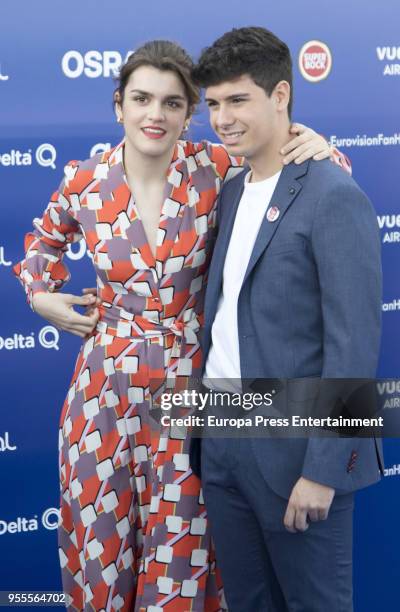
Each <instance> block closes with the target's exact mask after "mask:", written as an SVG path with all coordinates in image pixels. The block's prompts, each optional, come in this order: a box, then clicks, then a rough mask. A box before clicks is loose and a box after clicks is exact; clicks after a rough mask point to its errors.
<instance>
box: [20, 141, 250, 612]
mask: <svg viewBox="0 0 400 612" xmlns="http://www.w3.org/2000/svg"><path fill="white" fill-rule="evenodd" d="M238 168H239V169H240V160H238V159H234V158H231V157H229V155H228V154H227V152H226V151H225V149H224V148H223V147H222V146H219V145H211V144H209V143H208V142H203V143H200V144H193V143H190V142H184V141H179V142H178V143H177V145H176V147H175V150H174V155H173V159H172V162H171V165H170V168H169V172H168V175H167V182H166V192H165V200H164V204H163V207H162V212H161V217H160V222H159V228H158V234H157V251H156V256H155V257H154V256H153V254H152V252H151V250H150V247H149V244H148V241H147V238H146V235H145V232H144V228H143V224H142V222H141V220H140V216H139V214H138V211H137V208H136V206H135V202H134V200H133V198H132V195H131V192H130V190H129V187H128V184H127V181H126V177H125V174H124V167H123V143H121V144H120V145H118V146H117V147H116V148H114V149H113V150H112V151H110V152H107V153H102V154H99V155H96V156H95V157H93V158H91V159H89V160H87V161H84V162H75V161H74V162H70V163H69V164H68V165H67V166H66V167H65V177H64V180H63V182H62V183H61V185H60V187H59V189H58V191H57V192H55V193H54V194H53V196H52V198H51V201H50V203H49V205H48V207H47V209H46V211H45V213H44V215H43V217H42V219H35V221H34V225H35V230H34V232H33V233H31V234H28V235H27V237H26V243H25V247H26V258H25V259H24V260H23V261H22V262H21V263H20V264H18V265H17V266H16V268H15V272H16V273H17V274H18V276H19V278H20V280H21V282H22V283H23V285H24V287H25V290H26V292H27V295H28V300H29V301H30V300H31V298H32V295H33V294H35V293H36V292H40V291H55V290H58V289H60V288H61V287H62V285H63V284H64V283H65V282H66V281H67V280H68V278H69V274H68V271H67V269H66V268H65V266H64V264H63V262H62V256H63V253H64V251H65V249H66V247H67V244H68V243H71V242H74V241H76V240H79V239H81V238H82V237H84V238H85V240H86V244H87V247H88V249H89V251H90V253H91V256H92V260H93V265H94V267H95V270H96V274H97V291H98V296H99V297H100V299H101V305H100V307H99V310H100V319H99V322H98V324H97V327H96V329H95V330H94V332H93V333H92V335H91V336H90V337H89V338H88V339H87V340H85V342H84V343H83V345H82V348H81V350H80V353H79V355H78V359H77V363H76V367H75V371H74V374H73V378H72V381H71V386H70V388H69V391H68V395H67V398H66V400H65V403H64V406H63V409H62V414H61V423H60V436H59V451H60V479H61V516H62V522H61V526H60V528H59V553H60V562H61V568H62V578H63V588H64V591H65V592H66V593H67V594H68V596H69V609H71V610H95V611H96V612H97V611H99V610H107V611H112V610H123V611H128V610H135V611H136V612H139V611H140V612H142V611H144V610H147V611H148V612H162V611H173V612H184V611H185V612H186V611H193V612H203V611H207V612H213V611H217V610H220V609H221V605H222V604H221V597H220V593H219V590H218V585H217V582H218V580H217V575H216V572H215V563H214V561H213V551H212V545H211V542H210V534H209V529H208V526H207V519H206V513H205V509H204V504H203V499H202V493H201V488H200V483H199V480H198V479H197V478H196V476H194V475H193V474H192V472H191V470H190V466H189V455H188V452H189V438H188V437H187V436H184V435H183V434H182V429H179V430H178V429H175V428H174V427H170V428H165V427H164V428H163V427H160V428H159V429H158V431H157V430H155V428H154V424H153V423H152V422H151V417H150V412H151V410H150V409H151V406H152V399H153V398H154V395H155V393H157V391H159V390H160V381H162V380H165V378H166V377H168V380H175V381H176V383H177V384H178V383H179V380H180V379H181V378H182V379H183V378H186V377H188V376H196V375H198V374H199V373H200V367H201V352H200V347H199V342H198V331H199V328H200V326H201V323H202V311H203V299H204V288H205V284H206V281H207V269H208V265H209V261H210V257H211V253H212V246H213V242H214V239H215V231H216V227H215V225H216V223H215V221H216V198H217V195H218V192H219V190H220V186H221V183H222V181H223V180H224V178H226V176H227V174H228V172H234V170H235V169H236V170H237V169H238Z"/></svg>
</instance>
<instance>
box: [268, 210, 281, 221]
mask: <svg viewBox="0 0 400 612" xmlns="http://www.w3.org/2000/svg"><path fill="white" fill-rule="evenodd" d="M279 215H280V210H279V208H278V207H277V206H271V208H268V210H267V220H268V221H269V222H270V223H273V222H274V221H276V220H277V218H278V217H279Z"/></svg>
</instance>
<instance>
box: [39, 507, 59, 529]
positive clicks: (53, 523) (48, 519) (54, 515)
mask: <svg viewBox="0 0 400 612" xmlns="http://www.w3.org/2000/svg"><path fill="white" fill-rule="evenodd" d="M60 524H61V512H60V510H59V509H58V508H48V509H47V510H45V511H44V512H43V514H42V525H43V527H45V528H46V529H50V530H52V529H57V527H58V526H59V525H60Z"/></svg>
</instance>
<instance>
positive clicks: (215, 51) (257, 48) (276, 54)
mask: <svg viewBox="0 0 400 612" xmlns="http://www.w3.org/2000/svg"><path fill="white" fill-rule="evenodd" d="M245 74H248V75H249V76H250V77H251V78H252V79H253V81H254V82H255V83H256V85H258V86H259V87H262V88H263V89H264V91H265V92H266V94H267V95H268V96H270V95H271V94H272V92H273V90H274V88H275V87H276V85H277V84H278V83H279V81H287V82H288V83H289V85H290V92H291V95H290V100H289V105H288V114H289V117H290V115H291V111H292V82H293V76H292V58H291V56H290V51H289V48H288V46H287V45H286V44H285V43H284V42H283V41H282V40H280V39H279V38H278V37H277V36H275V34H273V33H272V32H270V31H269V30H266V29H265V28H260V27H246V28H239V29H233V30H231V31H230V32H227V33H226V34H224V35H223V36H221V38H218V40H216V41H215V42H214V43H213V44H212V45H211V46H210V47H207V48H206V49H204V50H203V52H202V54H201V56H200V59H199V62H198V64H197V66H195V68H194V69H193V71H192V78H193V80H194V82H195V83H196V84H197V85H198V86H199V87H210V86H212V85H219V84H220V83H223V82H224V81H231V80H233V79H236V78H239V77H241V76H243V75H245Z"/></svg>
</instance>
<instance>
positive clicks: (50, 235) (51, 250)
mask: <svg viewBox="0 0 400 612" xmlns="http://www.w3.org/2000/svg"><path fill="white" fill-rule="evenodd" d="M77 169H78V164H77V162H70V163H69V164H67V166H66V168H65V177H64V179H63V181H62V183H61V185H60V187H59V188H58V190H57V191H56V192H54V193H53V195H52V197H51V200H50V202H49V205H48V206H47V208H46V210H45V212H44V214H43V216H42V218H41V219H34V221H33V225H34V230H33V232H30V233H28V234H27V235H26V237H25V259H23V260H22V261H21V262H20V263H18V264H17V265H16V266H14V273H15V275H16V276H17V277H18V279H19V280H20V282H21V284H22V285H23V287H24V289H25V292H26V295H27V299H28V303H29V304H30V305H31V307H32V309H33V310H34V311H35V312H37V313H38V314H39V315H41V316H42V317H44V318H45V319H47V320H48V321H50V323H52V324H53V325H55V326H56V327H58V328H60V329H64V330H66V331H69V332H71V333H73V334H76V335H78V336H81V337H84V336H86V335H87V334H88V333H90V332H91V331H92V329H93V328H94V326H95V325H96V322H97V319H98V312H97V310H95V311H93V312H92V314H91V315H89V316H86V315H80V314H78V313H76V312H75V311H74V310H73V306H74V305H78V304H79V305H83V306H90V305H93V304H94V303H95V302H96V298H95V297H94V296H92V295H86V296H75V295H71V294H63V293H55V292H57V291H59V289H61V287H63V285H64V284H65V283H66V282H67V281H68V280H69V277H70V274H69V271H68V269H67V267H66V266H65V264H64V263H63V261H62V259H63V255H64V253H65V251H66V249H67V246H68V244H69V243H72V242H75V241H77V240H79V239H80V238H82V234H81V231H80V226H79V224H78V222H77V221H76V219H74V217H73V215H72V214H71V201H70V195H69V182H70V180H72V179H73V177H74V176H75V174H76V172H77Z"/></svg>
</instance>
